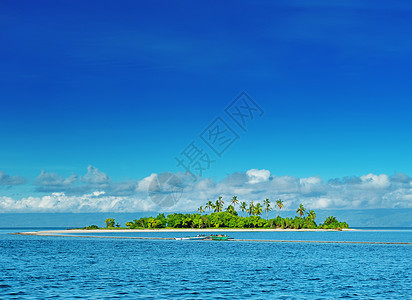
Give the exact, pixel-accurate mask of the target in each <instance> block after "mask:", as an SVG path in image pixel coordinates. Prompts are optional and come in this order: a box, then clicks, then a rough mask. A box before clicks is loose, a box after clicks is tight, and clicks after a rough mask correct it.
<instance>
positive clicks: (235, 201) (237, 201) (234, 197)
mask: <svg viewBox="0 0 412 300" xmlns="http://www.w3.org/2000/svg"><path fill="white" fill-rule="evenodd" d="M231 203H232V205H233V208H234V209H235V210H236V204H238V203H239V200H237V196H233V198H232V201H231Z"/></svg>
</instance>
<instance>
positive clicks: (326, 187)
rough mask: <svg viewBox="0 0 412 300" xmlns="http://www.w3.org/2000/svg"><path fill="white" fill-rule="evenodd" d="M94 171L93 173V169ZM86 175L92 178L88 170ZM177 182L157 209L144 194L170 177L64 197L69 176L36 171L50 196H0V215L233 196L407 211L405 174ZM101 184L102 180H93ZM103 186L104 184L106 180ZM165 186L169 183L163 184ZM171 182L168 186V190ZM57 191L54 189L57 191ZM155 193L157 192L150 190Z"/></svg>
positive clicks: (410, 201)
mask: <svg viewBox="0 0 412 300" xmlns="http://www.w3.org/2000/svg"><path fill="white" fill-rule="evenodd" d="M96 170H97V169H96ZM91 173H96V172H95V171H92V172H91ZM174 175H176V177H178V178H179V179H180V180H177V181H176V182H177V184H178V185H179V186H181V187H183V188H184V189H183V193H182V195H181V197H180V198H179V199H178V201H177V202H176V203H174V202H173V203H172V204H174V205H173V206H171V207H158V206H156V204H155V203H154V202H153V201H152V200H151V198H150V196H149V194H148V189H149V187H150V183H151V182H152V181H153V180H155V179H156V178H160V179H162V178H165V179H167V178H170V173H162V174H159V175H157V174H151V175H150V176H147V177H145V178H143V179H141V180H131V181H125V182H119V183H111V182H110V183H109V184H107V185H100V186H98V187H97V188H95V189H94V190H92V189H91V187H92V186H93V185H86V186H87V189H78V190H76V193H74V194H70V193H67V192H65V190H69V191H70V189H68V186H73V185H74V184H76V183H78V181H76V180H75V177H68V178H62V177H60V176H58V175H56V174H53V173H45V172H42V173H41V176H39V178H38V183H39V182H41V183H42V184H44V185H45V186H46V187H47V186H52V187H53V188H54V190H52V192H50V194H48V195H45V196H41V197H25V198H21V199H14V198H11V197H0V211H4V212H31V211H33V212H38V211H48V212H54V211H56V212H64V211H67V212H103V211H113V212H136V211H149V210H156V211H164V212H187V211H195V210H196V209H197V208H198V207H199V206H200V205H204V204H205V203H206V202H208V201H213V202H214V201H216V199H217V198H218V196H222V197H223V200H224V201H225V204H226V205H227V204H228V203H229V201H230V199H231V198H232V197H233V195H237V196H238V199H239V201H241V202H242V201H245V202H250V201H263V200H264V199H265V198H269V199H271V200H272V202H274V201H275V200H276V199H278V198H281V199H282V200H283V201H284V203H285V208H284V210H296V207H297V206H298V205H299V204H300V203H302V204H304V206H305V207H307V208H309V209H354V208H356V209H370V208H409V207H412V184H411V182H410V177H408V176H407V175H405V174H395V175H392V176H387V175H385V174H381V175H375V174H366V175H364V176H361V177H344V178H337V179H332V180H329V181H327V182H325V181H323V180H322V178H320V177H319V176H312V177H305V178H298V177H293V176H271V175H270V172H269V171H268V170H257V169H252V170H249V171H247V172H244V173H241V172H237V173H234V174H230V175H227V176H226V178H224V179H223V180H220V181H215V180H212V179H211V178H205V179H202V180H198V181H197V182H193V181H192V180H190V178H189V177H188V176H186V175H184V174H181V173H177V174H174ZM95 182H104V181H99V180H98V181H95ZM106 182H107V181H106ZM169 183H170V182H169ZM173 184H174V183H173V182H172V184H171V186H169V187H170V188H171V189H170V190H173ZM59 189H60V190H59ZM154 192H157V191H154Z"/></svg>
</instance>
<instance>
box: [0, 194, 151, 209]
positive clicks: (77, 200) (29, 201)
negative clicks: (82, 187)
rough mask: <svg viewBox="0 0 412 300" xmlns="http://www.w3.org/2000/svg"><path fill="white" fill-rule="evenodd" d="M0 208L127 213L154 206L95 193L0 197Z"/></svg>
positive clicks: (148, 202)
mask: <svg viewBox="0 0 412 300" xmlns="http://www.w3.org/2000/svg"><path fill="white" fill-rule="evenodd" d="M0 208H1V210H2V211H4V212H128V211H151V210H153V208H154V204H153V203H151V202H150V201H147V200H143V201H142V199H138V198H137V197H115V196H106V195H105V194H104V192H99V191H96V192H94V193H91V194H85V195H82V196H68V195H66V194H65V193H52V194H51V195H47V196H43V197H27V198H22V199H20V200H15V199H12V198H10V197H0Z"/></svg>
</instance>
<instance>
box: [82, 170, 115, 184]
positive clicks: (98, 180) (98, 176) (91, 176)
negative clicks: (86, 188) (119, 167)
mask: <svg viewBox="0 0 412 300" xmlns="http://www.w3.org/2000/svg"><path fill="white" fill-rule="evenodd" d="M82 181H83V182H86V183H90V184H95V185H105V184H109V183H110V177H109V176H107V174H106V173H103V172H101V171H99V169H97V168H95V167H93V166H88V167H87V174H86V175H84V176H83V178H82Z"/></svg>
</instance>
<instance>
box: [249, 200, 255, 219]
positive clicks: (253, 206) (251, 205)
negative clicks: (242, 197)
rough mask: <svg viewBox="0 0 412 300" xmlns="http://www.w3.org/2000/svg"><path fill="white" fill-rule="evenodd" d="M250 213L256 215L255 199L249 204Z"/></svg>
mask: <svg viewBox="0 0 412 300" xmlns="http://www.w3.org/2000/svg"><path fill="white" fill-rule="evenodd" d="M248 213H249V215H251V216H252V215H254V213H255V205H254V204H253V201H252V202H250V204H249V211H248Z"/></svg>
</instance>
